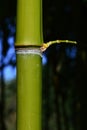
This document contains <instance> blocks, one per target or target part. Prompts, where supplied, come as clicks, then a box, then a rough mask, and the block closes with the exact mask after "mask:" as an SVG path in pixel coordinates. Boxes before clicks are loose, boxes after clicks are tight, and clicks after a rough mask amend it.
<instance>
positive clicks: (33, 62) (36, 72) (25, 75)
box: [17, 54, 42, 130]
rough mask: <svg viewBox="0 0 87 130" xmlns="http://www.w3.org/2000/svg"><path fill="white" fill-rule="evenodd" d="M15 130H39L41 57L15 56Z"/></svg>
mask: <svg viewBox="0 0 87 130" xmlns="http://www.w3.org/2000/svg"><path fill="white" fill-rule="evenodd" d="M17 67H18V68H17V70H18V71H17V83H18V88H17V106H18V107H17V130H41V99H42V98H41V93H42V92H41V91H42V88H41V86H42V81H41V77H42V76H41V57H40V56H38V55H32V54H30V55H17Z"/></svg>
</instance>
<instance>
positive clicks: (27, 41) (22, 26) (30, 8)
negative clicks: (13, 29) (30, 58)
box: [16, 0, 43, 45]
mask: <svg viewBox="0 0 87 130" xmlns="http://www.w3.org/2000/svg"><path fill="white" fill-rule="evenodd" d="M16 39H17V41H16V45H40V44H41V43H43V35H42V0H18V3H17V35H16Z"/></svg>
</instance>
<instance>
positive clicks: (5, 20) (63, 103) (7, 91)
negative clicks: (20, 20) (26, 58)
mask: <svg viewBox="0 0 87 130" xmlns="http://www.w3.org/2000/svg"><path fill="white" fill-rule="evenodd" d="M16 6H17V1H16V0H1V1H0V130H15V129H16V53H15V48H14V43H15V33H16ZM86 15H87V0H43V34H44V41H45V42H47V41H50V40H57V39H62V40H63V39H68V40H76V41H77V42H78V44H77V45H71V44H60V45H57V44H55V45H52V46H50V47H49V48H48V49H47V50H46V52H44V53H43V58H42V67H43V91H42V92H43V94H42V98H43V101H42V102H43V107H42V108H43V111H42V122H43V123H42V127H43V128H42V129H43V130H87V120H86V117H87V114H86V113H87V112H86V111H87V110H86V108H87V107H86V104H87V103H86V102H87V101H86V98H87V94H86V87H87V76H86V74H87V51H86V50H87V43H86V42H87V34H86V31H87V18H86Z"/></svg>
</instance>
